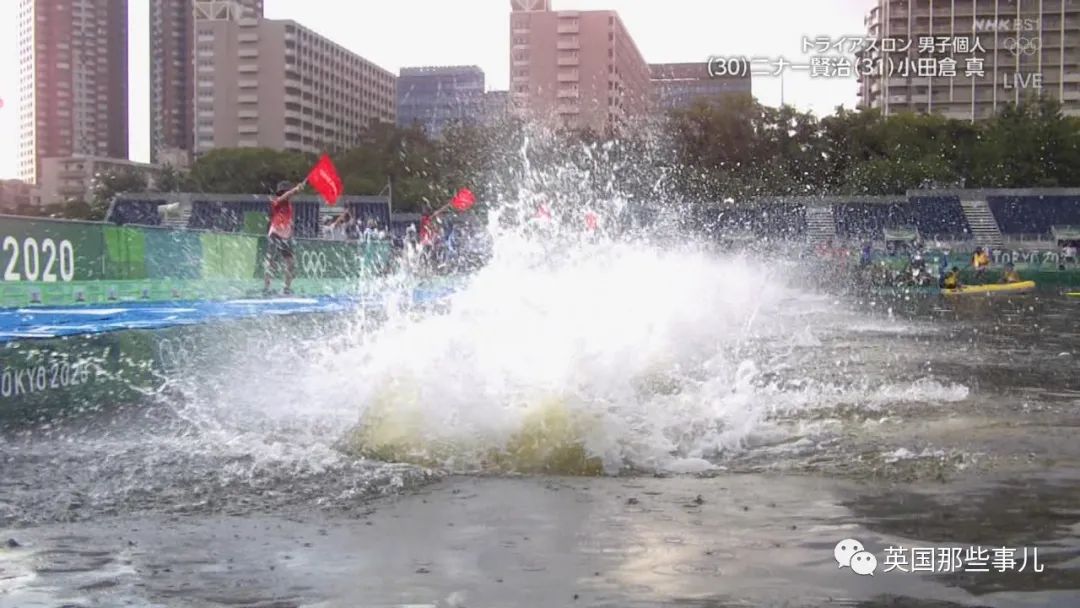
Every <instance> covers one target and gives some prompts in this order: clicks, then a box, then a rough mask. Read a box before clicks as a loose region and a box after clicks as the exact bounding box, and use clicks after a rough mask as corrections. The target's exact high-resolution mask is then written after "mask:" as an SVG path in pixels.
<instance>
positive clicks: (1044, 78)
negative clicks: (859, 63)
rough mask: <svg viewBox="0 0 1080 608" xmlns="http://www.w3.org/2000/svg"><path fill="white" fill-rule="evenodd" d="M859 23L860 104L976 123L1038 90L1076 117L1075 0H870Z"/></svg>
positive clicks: (1079, 68) (1079, 100)
mask: <svg viewBox="0 0 1080 608" xmlns="http://www.w3.org/2000/svg"><path fill="white" fill-rule="evenodd" d="M865 21H866V26H867V33H868V38H870V39H876V40H878V42H877V43H876V44H872V45H869V47H870V48H868V49H867V50H866V51H865V52H864V53H863V54H862V59H863V60H864V61H866V60H868V61H867V63H866V64H865V65H864V66H863V67H861V68H860V70H859V72H860V78H859V80H860V91H859V95H860V97H861V98H862V99H861V103H862V104H863V105H865V106H868V107H873V108H880V109H881V110H882V111H883V112H884V113H885V114H890V113H894V112H899V111H923V112H940V113H942V114H944V115H946V116H949V117H952V118H959V119H967V120H979V119H983V118H987V117H989V116H992V115H994V113H996V112H997V111H998V110H1000V109H1001V108H1002V107H1003V106H1005V105H1006V104H1008V103H1017V102H1020V101H1022V100H1023V99H1024V98H1025V97H1027V96H1030V95H1045V96H1048V97H1053V98H1056V99H1059V100H1061V102H1062V104H1063V106H1064V109H1065V112H1066V113H1069V114H1074V115H1075V114H1080V0H876V6H874V7H873V8H872V9H871V10H870V12H869V14H868V15H867V17H866V20H865ZM886 47H887V48H886Z"/></svg>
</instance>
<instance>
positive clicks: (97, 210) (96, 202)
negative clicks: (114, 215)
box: [65, 168, 148, 220]
mask: <svg viewBox="0 0 1080 608" xmlns="http://www.w3.org/2000/svg"><path fill="white" fill-rule="evenodd" d="M147 184H148V180H147V176H146V174H145V173H143V172H141V171H137V170H135V169H126V168H125V169H114V170H111V171H104V172H101V173H98V174H97V175H95V176H94V178H93V182H92V186H91V191H90V200H89V201H86V202H87V203H89V207H90V208H89V211H88V217H86V218H85V219H91V220H103V219H105V214H106V213H107V212H108V211H109V205H110V204H111V203H112V200H113V198H115V197H116V195H117V194H123V193H127V192H146V190H147ZM66 202H67V203H68V209H69V211H66V212H65V213H76V214H78V213H81V212H82V208H81V207H80V206H79V203H82V202H83V201H66Z"/></svg>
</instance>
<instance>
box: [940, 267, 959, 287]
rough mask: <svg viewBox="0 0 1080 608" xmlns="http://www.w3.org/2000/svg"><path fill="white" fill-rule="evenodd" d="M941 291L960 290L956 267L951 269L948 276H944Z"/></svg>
mask: <svg viewBox="0 0 1080 608" xmlns="http://www.w3.org/2000/svg"><path fill="white" fill-rule="evenodd" d="M941 288H942V289H960V269H959V268H957V267H956V266H953V267H952V270H951V271H950V272H949V274H947V275H945V278H943V279H941Z"/></svg>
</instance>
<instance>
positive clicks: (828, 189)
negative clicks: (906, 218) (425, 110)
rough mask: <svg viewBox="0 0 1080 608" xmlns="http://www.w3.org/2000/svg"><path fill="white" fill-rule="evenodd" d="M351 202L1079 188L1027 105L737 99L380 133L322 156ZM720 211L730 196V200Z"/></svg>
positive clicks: (174, 183)
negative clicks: (540, 122)
mask: <svg viewBox="0 0 1080 608" xmlns="http://www.w3.org/2000/svg"><path fill="white" fill-rule="evenodd" d="M328 152H330V153H331V155H332V157H333V159H334V162H335V164H336V165H337V167H338V170H339V172H340V173H341V176H342V179H343V181H344V184H345V190H346V192H347V193H349V194H379V193H381V192H385V190H384V189H386V188H389V191H391V192H392V193H393V201H394V209H395V211H423V210H425V209H430V208H433V207H437V206H439V205H442V204H443V203H444V202H445V201H446V200H448V199H449V197H450V196H451V195H452V193H453V192H454V191H455V190H456V189H457V188H459V187H461V186H463V185H468V186H469V187H470V188H472V189H473V190H474V192H476V193H477V196H478V199H479V200H481V201H497V200H514V198H515V197H518V196H520V191H521V189H522V187H523V185H525V186H527V187H528V188H529V189H531V190H534V191H540V192H543V191H545V190H546V191H554V192H558V193H560V195H561V196H562V197H563V198H566V197H569V198H580V199H582V200H584V199H587V198H588V197H593V196H620V197H625V198H627V199H629V200H634V199H636V200H639V201H660V200H662V201H665V202H667V203H670V202H672V201H677V202H678V204H685V205H688V206H692V207H693V206H700V205H712V204H717V203H721V202H722V201H727V202H728V203H729V204H730V203H732V202H740V201H745V200H748V199H750V198H752V197H755V196H770V195H773V196H775V195H887V194H902V193H904V192H905V191H906V190H908V189H915V188H934V187H965V188H1021V187H1023V188H1029V187H1075V186H1080V118H1077V117H1068V116H1065V115H1064V114H1063V112H1062V108H1061V106H1060V104H1059V103H1057V102H1056V101H1054V100H1051V99H1045V98H1043V99H1032V100H1030V101H1027V102H1025V103H1022V104H1019V105H1009V106H1006V107H1005V108H1004V109H1003V110H1002V111H1000V112H999V113H998V114H997V115H995V116H994V117H993V118H990V119H988V120H984V121H979V122H975V123H972V122H969V121H964V120H953V119H947V118H944V117H942V116H940V115H935V114H919V113H898V114H893V115H890V116H882V115H881V113H880V112H878V111H877V110H868V109H861V110H855V111H852V110H847V109H844V108H838V109H837V111H836V112H835V113H834V114H831V115H829V116H825V117H822V118H818V117H816V116H814V115H813V114H811V113H807V112H800V111H797V110H796V109H794V108H792V107H790V106H784V107H780V108H774V107H768V106H764V105H762V104H760V103H759V102H757V101H756V100H754V99H753V98H751V97H749V96H728V97H724V98H722V99H720V100H717V101H715V102H713V103H699V104H698V105H695V106H693V107H691V108H688V109H685V110H679V111H675V112H672V113H671V114H669V115H667V116H665V117H663V118H661V119H655V120H653V121H652V122H651V123H650V124H647V125H643V126H642V127H641V128H636V129H634V130H632V131H631V132H630V134H629V135H623V136H621V137H613V136H612V135H611V134H610V133H594V132H591V131H588V130H585V131H569V130H567V131H559V132H550V131H540V130H538V129H537V128H535V127H534V126H531V125H527V124H524V123H522V122H521V121H519V120H517V119H515V118H512V117H507V118H506V119H504V120H502V121H500V122H497V123H495V124H490V125H485V126H476V125H469V124H456V125H452V126H450V127H449V128H447V129H446V130H444V132H443V134H442V136H441V137H439V138H431V137H428V136H427V135H425V133H424V132H423V130H422V129H420V128H397V127H395V126H393V125H386V124H377V125H373V126H372V127H371V128H370V129H369V130H368V131H367V132H366V133H365V134H364V135H363V136H362V137H361V138H360V139H359V141H357V142H356V144H355V145H354V146H352V147H351V148H349V149H346V150H329V151H328ZM315 160H316V159H315V158H314V156H311V155H305V154H300V153H293V152H282V151H275V150H268V149H254V148H242V149H216V150H213V151H211V152H209V153H207V154H205V155H203V156H201V157H199V158H198V159H197V160H196V161H195V162H194V163H193V165H192V166H191V168H190V169H189V170H188V171H178V170H176V169H174V168H172V167H165V168H163V169H161V170H160V171H159V172H158V174H157V175H154V176H152V177H153V179H148V176H146V175H144V174H139V173H135V172H132V171H118V172H116V173H111V174H107V175H102V176H98V178H97V179H96V180H95V186H94V189H93V191H92V192H91V193H90V195H89V197H88V198H89V200H86V201H46V202H47V203H50V204H49V205H47V206H46V207H45V208H44V209H43V211H44V212H45V213H46V214H48V215H54V216H62V217H72V218H85V219H101V218H103V217H104V214H105V212H106V210H107V208H108V204H109V201H110V200H111V199H112V197H113V196H115V195H116V194H117V193H121V192H138V191H157V192H181V191H185V192H213V193H262V192H265V193H268V194H269V193H270V192H271V190H272V189H273V187H274V185H275V184H277V182H278V181H280V180H283V179H287V180H294V181H299V180H301V179H303V177H304V175H305V174H306V172H307V171H308V170H309V168H310V167H311V166H312V165H313V163H314V162H315ZM721 204H722V203H721Z"/></svg>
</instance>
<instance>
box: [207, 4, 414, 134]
mask: <svg viewBox="0 0 1080 608" xmlns="http://www.w3.org/2000/svg"><path fill="white" fill-rule="evenodd" d="M213 4H225V3H222V2H215V3H213ZM395 84H396V83H395V77H394V74H392V73H390V72H388V71H386V70H384V69H382V68H380V67H379V66H377V65H375V64H373V63H371V62H370V61H367V60H366V59H364V58H363V57H360V56H358V55H356V54H355V53H352V52H350V51H349V50H347V49H345V48H343V47H341V46H339V45H337V44H335V43H333V42H332V41H330V40H328V39H326V38H324V37H322V36H320V35H318V34H316V33H315V32H313V31H311V30H309V29H307V28H305V27H303V26H301V25H299V24H298V23H296V22H294V21H288V20H271V19H261V18H259V17H255V16H251V15H249V14H248V13H247V12H246V11H244V10H242V7H241V6H240V5H239V4H237V3H230V6H225V7H222V10H220V11H218V12H215V13H211V14H203V13H199V12H197V13H196V21H195V153H196V154H199V153H203V152H206V151H208V150H210V149H213V148H216V147H267V148H275V149H278V150H295V151H300V152H312V153H318V152H322V151H325V150H328V149H332V148H345V147H351V146H353V145H355V144H356V142H357V140H358V139H359V137H360V135H361V134H362V133H363V132H364V130H365V129H366V128H367V127H368V126H369V125H371V124H372V123H373V122H385V123H393V122H394V117H395V105H396V94H395Z"/></svg>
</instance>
